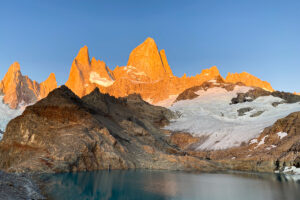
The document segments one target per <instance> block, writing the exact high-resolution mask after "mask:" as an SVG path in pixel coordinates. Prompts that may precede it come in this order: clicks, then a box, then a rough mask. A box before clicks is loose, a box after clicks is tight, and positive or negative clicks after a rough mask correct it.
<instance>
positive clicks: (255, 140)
mask: <svg viewBox="0 0 300 200" xmlns="http://www.w3.org/2000/svg"><path fill="white" fill-rule="evenodd" d="M257 142H258V141H257V139H253V140H251V141H250V144H255V143H257Z"/></svg>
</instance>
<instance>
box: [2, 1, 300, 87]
mask: <svg viewBox="0 0 300 200" xmlns="http://www.w3.org/2000/svg"><path fill="white" fill-rule="evenodd" d="M0 2H1V5H0V52H1V53H0V77H1V78H2V77H3V76H4V74H5V73H6V71H7V69H8V67H9V66H10V64H12V63H13V62H14V61H18V62H20V64H21V70H22V73H23V74H26V75H29V77H31V78H32V79H35V80H37V81H39V82H41V81H43V80H44V79H46V78H47V76H48V75H49V73H50V72H54V73H55V74H56V76H57V79H58V82H59V84H63V83H64V82H65V81H66V80H67V78H68V75H69V70H70V67H71V64H72V60H73V59H74V57H75V56H76V54H77V52H78V50H79V49H80V48H81V47H82V46H84V45H87V46H88V47H89V52H90V56H91V57H92V56H94V57H96V58H97V59H100V60H104V61H105V62H106V63H107V65H108V66H109V67H110V68H111V69H114V68H115V66H116V65H120V66H122V65H126V63H127V60H128V56H129V53H130V52H131V50H132V49H134V48H135V47H136V46H137V45H138V44H140V43H141V42H143V41H144V40H145V39H146V38H147V37H152V38H154V39H155V41H156V43H157V45H158V47H159V49H165V50H166V54H167V58H168V61H169V64H170V66H171V68H172V70H173V72H174V74H175V75H177V76H182V75H183V73H187V75H189V76H190V75H195V74H197V73H200V72H201V70H202V69H205V68H209V67H211V66H213V65H216V66H217V67H218V68H219V70H220V72H221V74H222V75H223V76H226V74H227V72H242V71H247V72H249V73H251V74H253V75H255V76H258V77H259V78H261V79H263V80H267V81H269V82H270V83H271V84H272V86H273V87H274V88H275V89H277V90H286V91H292V92H293V91H298V92H300V84H299V83H300V81H299V79H300V76H299V75H300V12H299V10H300V1H289V0H282V1H276V0H270V1H268V0H264V1H263V0H249V1H246V0H244V1H241V0H235V1H233V0H222V1H221V0H219V1H217V0H203V1H200V0H199V1H189V0H185V1H176V0H173V1H168V0H164V1H162V0H160V1H157V0H151V1H142V0H139V1H123V0H120V1H116V0H111V1H89V0H72V1H71V0H70V1H62V0H51V1H50V0H49V1H48V0H35V1H33V0H26V1H24V0H19V1H15V0H10V1H6V0H5V1H4V0H3V1H2V0H0Z"/></svg>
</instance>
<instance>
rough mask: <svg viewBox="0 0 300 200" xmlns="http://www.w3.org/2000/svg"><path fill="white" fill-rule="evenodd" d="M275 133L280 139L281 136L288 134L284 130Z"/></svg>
mask: <svg viewBox="0 0 300 200" xmlns="http://www.w3.org/2000/svg"><path fill="white" fill-rule="evenodd" d="M277 135H278V137H279V138H280V139H282V138H284V137H286V136H287V135H288V134H287V133H285V132H278V133H277Z"/></svg>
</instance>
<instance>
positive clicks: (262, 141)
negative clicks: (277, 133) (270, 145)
mask: <svg viewBox="0 0 300 200" xmlns="http://www.w3.org/2000/svg"><path fill="white" fill-rule="evenodd" d="M267 137H269V136H268V135H266V136H265V137H263V138H262V139H261V141H260V142H259V143H258V144H257V146H260V145H263V144H265V139H266V138H267Z"/></svg>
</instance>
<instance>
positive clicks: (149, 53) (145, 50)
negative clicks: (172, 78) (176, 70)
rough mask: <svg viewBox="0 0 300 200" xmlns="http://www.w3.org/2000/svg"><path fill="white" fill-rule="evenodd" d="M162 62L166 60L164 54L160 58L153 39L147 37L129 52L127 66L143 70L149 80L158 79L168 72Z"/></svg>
mask: <svg viewBox="0 0 300 200" xmlns="http://www.w3.org/2000/svg"><path fill="white" fill-rule="evenodd" d="M163 62H166V57H165V55H164V59H163V60H162V58H161V55H160V53H159V51H158V49H157V46H156V43H155V41H154V39H152V38H147V39H146V40H145V41H144V42H143V43H142V44H140V45H139V46H137V47H136V48H135V49H134V50H133V51H132V52H131V53H130V56H129V59H128V63H127V66H133V67H135V68H136V69H137V70H139V71H141V72H144V73H145V74H146V75H147V76H148V77H149V78H150V79H151V80H160V79H162V78H164V77H165V76H166V75H167V74H168V73H170V72H169V71H170V69H167V70H166V69H165V67H164V64H163ZM166 65H168V64H167V62H166ZM167 71H168V73H167Z"/></svg>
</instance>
